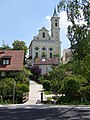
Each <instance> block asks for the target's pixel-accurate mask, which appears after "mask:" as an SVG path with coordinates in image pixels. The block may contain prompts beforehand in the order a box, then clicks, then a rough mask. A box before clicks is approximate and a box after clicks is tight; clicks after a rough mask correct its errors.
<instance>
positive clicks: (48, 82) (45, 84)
mask: <svg viewBox="0 0 90 120" xmlns="http://www.w3.org/2000/svg"><path fill="white" fill-rule="evenodd" d="M42 84H43V87H44V89H45V90H46V91H50V88H51V86H50V84H51V83H50V81H49V80H43V82H42Z"/></svg>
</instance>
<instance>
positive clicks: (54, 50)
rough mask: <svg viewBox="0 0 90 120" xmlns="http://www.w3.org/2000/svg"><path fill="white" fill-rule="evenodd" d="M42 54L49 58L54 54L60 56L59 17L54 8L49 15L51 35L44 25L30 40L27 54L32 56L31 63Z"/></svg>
mask: <svg viewBox="0 0 90 120" xmlns="http://www.w3.org/2000/svg"><path fill="white" fill-rule="evenodd" d="M43 48H44V49H43ZM42 54H45V57H46V58H51V56H52V57H54V56H55V55H59V56H60V58H61V41H60V28H59V17H58V16H57V13H56V9H54V14H53V16H52V17H51V35H49V31H48V30H47V29H46V28H45V27H42V28H41V29H40V30H39V33H38V35H37V36H34V37H33V40H32V41H31V44H30V47H29V56H32V65H33V64H34V60H35V57H37V56H38V58H42Z"/></svg>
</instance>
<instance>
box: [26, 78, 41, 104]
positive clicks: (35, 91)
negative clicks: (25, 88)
mask: <svg viewBox="0 0 90 120" xmlns="http://www.w3.org/2000/svg"><path fill="white" fill-rule="evenodd" d="M29 91H30V92H29V100H28V101H27V102H25V103H24V104H26V105H35V104H37V103H38V101H41V92H42V91H43V86H42V85H41V84H38V83H36V82H35V81H32V80H30V87H29Z"/></svg>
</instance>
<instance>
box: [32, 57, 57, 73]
mask: <svg viewBox="0 0 90 120" xmlns="http://www.w3.org/2000/svg"><path fill="white" fill-rule="evenodd" d="M58 64H59V60H58V58H43V59H37V60H36V61H35V63H34V65H38V66H39V68H41V74H42V75H44V74H47V73H48V72H49V71H51V70H52V68H51V66H52V65H54V66H57V65H58Z"/></svg>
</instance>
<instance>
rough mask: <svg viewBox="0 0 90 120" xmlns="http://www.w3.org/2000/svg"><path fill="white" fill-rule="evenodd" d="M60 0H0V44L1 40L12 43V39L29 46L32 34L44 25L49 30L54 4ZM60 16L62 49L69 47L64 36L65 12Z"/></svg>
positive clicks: (66, 23)
mask: <svg viewBox="0 0 90 120" xmlns="http://www.w3.org/2000/svg"><path fill="white" fill-rule="evenodd" d="M59 1H60V0H0V46H2V43H3V42H2V41H3V40H4V41H5V44H8V45H10V46H11V45H12V43H13V42H14V40H23V41H25V43H26V45H27V46H29V44H30V42H31V40H32V39H33V36H36V35H37V34H38V30H39V29H41V27H42V26H45V27H46V28H47V29H49V30H50V17H51V16H52V15H53V10H54V6H56V5H57V4H58V3H59ZM58 15H59V16H60V28H61V31H60V39H61V42H62V47H61V48H62V50H63V49H65V48H68V47H69V40H68V39H67V38H66V27H67V25H68V22H67V18H66V13H65V12H62V13H61V14H60V13H58Z"/></svg>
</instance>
